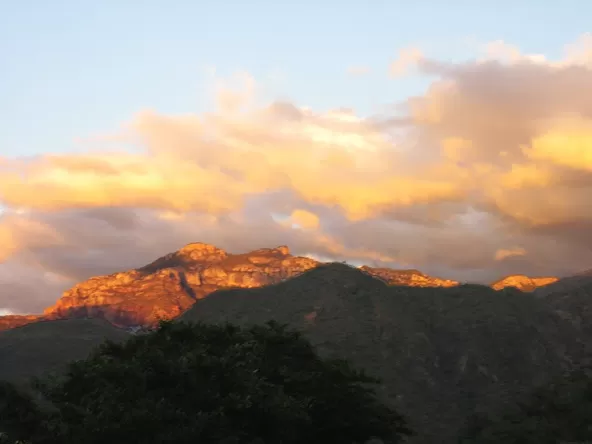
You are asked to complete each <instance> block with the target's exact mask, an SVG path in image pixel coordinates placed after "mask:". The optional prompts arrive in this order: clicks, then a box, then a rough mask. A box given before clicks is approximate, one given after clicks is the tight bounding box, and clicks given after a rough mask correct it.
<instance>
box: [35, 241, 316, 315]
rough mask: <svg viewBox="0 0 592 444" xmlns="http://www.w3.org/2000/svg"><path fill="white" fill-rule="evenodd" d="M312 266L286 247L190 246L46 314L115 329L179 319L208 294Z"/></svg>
mask: <svg viewBox="0 0 592 444" xmlns="http://www.w3.org/2000/svg"><path fill="white" fill-rule="evenodd" d="M317 265H318V263H317V262H316V261H314V260H312V259H309V258H305V257H295V256H292V255H290V251H289V250H288V248H287V247H278V248H266V249H261V250H255V251H252V252H250V253H246V254H237V255H234V254H228V253H226V252H225V251H224V250H221V249H219V248H217V247H214V246H213V245H208V244H203V243H193V244H189V245H187V246H185V247H183V248H182V249H180V250H179V251H176V252H174V253H171V254H168V255H166V256H164V257H161V258H159V259H157V260H156V261H154V262H152V263H150V264H148V265H146V266H144V267H142V268H139V269H136V270H131V271H126V272H121V273H115V274H111V275H108V276H99V277H94V278H91V279H89V280H87V281H85V282H82V283H80V284H78V285H76V286H75V287H73V288H72V289H70V290H68V291H66V292H65V293H64V294H63V296H62V297H61V298H60V299H59V300H58V302H57V303H56V305H54V306H53V307H49V308H48V309H46V310H45V315H46V316H50V317H54V318H55V317H57V318H71V317H86V316H90V317H101V318H105V319H107V320H108V321H109V322H111V323H113V324H115V325H118V326H133V325H152V324H154V323H156V322H158V320H159V319H163V318H166V319H171V318H175V317H177V316H179V315H180V314H181V313H183V312H184V311H185V310H187V309H188V308H189V307H190V306H191V305H193V304H194V303H195V301H196V300H197V299H200V298H203V297H204V296H206V295H208V294H209V293H211V292H213V291H216V290H219V289H222V288H231V287H238V288H252V287H261V286H264V285H270V284H274V283H277V282H280V281H282V280H284V279H287V278H290V277H292V276H295V275H297V274H300V273H302V272H303V271H305V270H308V269H310V268H313V267H316V266H317Z"/></svg>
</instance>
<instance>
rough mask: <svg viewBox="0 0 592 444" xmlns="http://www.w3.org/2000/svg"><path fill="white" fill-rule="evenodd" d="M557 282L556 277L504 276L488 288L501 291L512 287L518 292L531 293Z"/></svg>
mask: <svg viewBox="0 0 592 444" xmlns="http://www.w3.org/2000/svg"><path fill="white" fill-rule="evenodd" d="M558 280H559V278H556V277H528V276H525V275H523V274H517V275H512V276H506V277H505V278H503V279H500V280H499V281H496V282H494V283H493V284H491V285H490V286H491V288H493V289H494V290H502V289H504V288H507V287H514V288H517V289H518V290H520V291H524V292H532V291H534V290H536V289H537V288H540V287H544V286H546V285H550V284H553V283H555V282H557V281H558Z"/></svg>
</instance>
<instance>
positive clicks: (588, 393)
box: [460, 371, 592, 444]
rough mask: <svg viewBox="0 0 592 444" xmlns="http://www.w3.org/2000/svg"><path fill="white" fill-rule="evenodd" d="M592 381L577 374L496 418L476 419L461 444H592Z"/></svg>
mask: <svg viewBox="0 0 592 444" xmlns="http://www.w3.org/2000/svg"><path fill="white" fill-rule="evenodd" d="M591 415H592V377H591V376H590V374H589V373H588V372H585V371H577V372H573V373H571V374H569V375H567V376H566V377H565V378H562V379H560V380H558V381H556V382H554V383H552V384H550V385H548V386H545V387H542V388H539V389H537V390H535V391H534V392H533V393H532V394H531V395H530V396H529V397H528V398H527V399H526V401H524V402H521V403H518V404H517V405H516V406H514V407H513V408H512V409H511V410H508V411H506V412H504V413H503V414H501V415H499V417H495V416H489V417H487V416H485V415H478V416H475V417H474V418H472V420H471V423H470V424H469V427H468V428H467V430H466V433H465V434H464V436H463V437H462V438H461V439H460V443H466V444H468V443H479V444H489V443H491V444H493V443H496V444H497V443H500V442H503V443H507V444H557V443H560V442H565V443H568V442H574V443H575V442H592V420H591V419H590V418H591Z"/></svg>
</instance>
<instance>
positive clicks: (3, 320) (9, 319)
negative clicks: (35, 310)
mask: <svg viewBox="0 0 592 444" xmlns="http://www.w3.org/2000/svg"><path fill="white" fill-rule="evenodd" d="M40 319H42V316H40V315H6V316H0V331H4V330H9V329H11V328H16V327H20V326H21V325H26V324H31V323H33V322H36V321H38V320H40Z"/></svg>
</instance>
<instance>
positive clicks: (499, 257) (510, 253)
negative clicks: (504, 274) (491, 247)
mask: <svg viewBox="0 0 592 444" xmlns="http://www.w3.org/2000/svg"><path fill="white" fill-rule="evenodd" d="M516 256H526V250H525V249H524V248H522V247H514V248H508V249H506V248H501V249H499V250H497V251H496V252H495V260H496V261H503V260H504V259H507V258H509V257H516Z"/></svg>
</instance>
